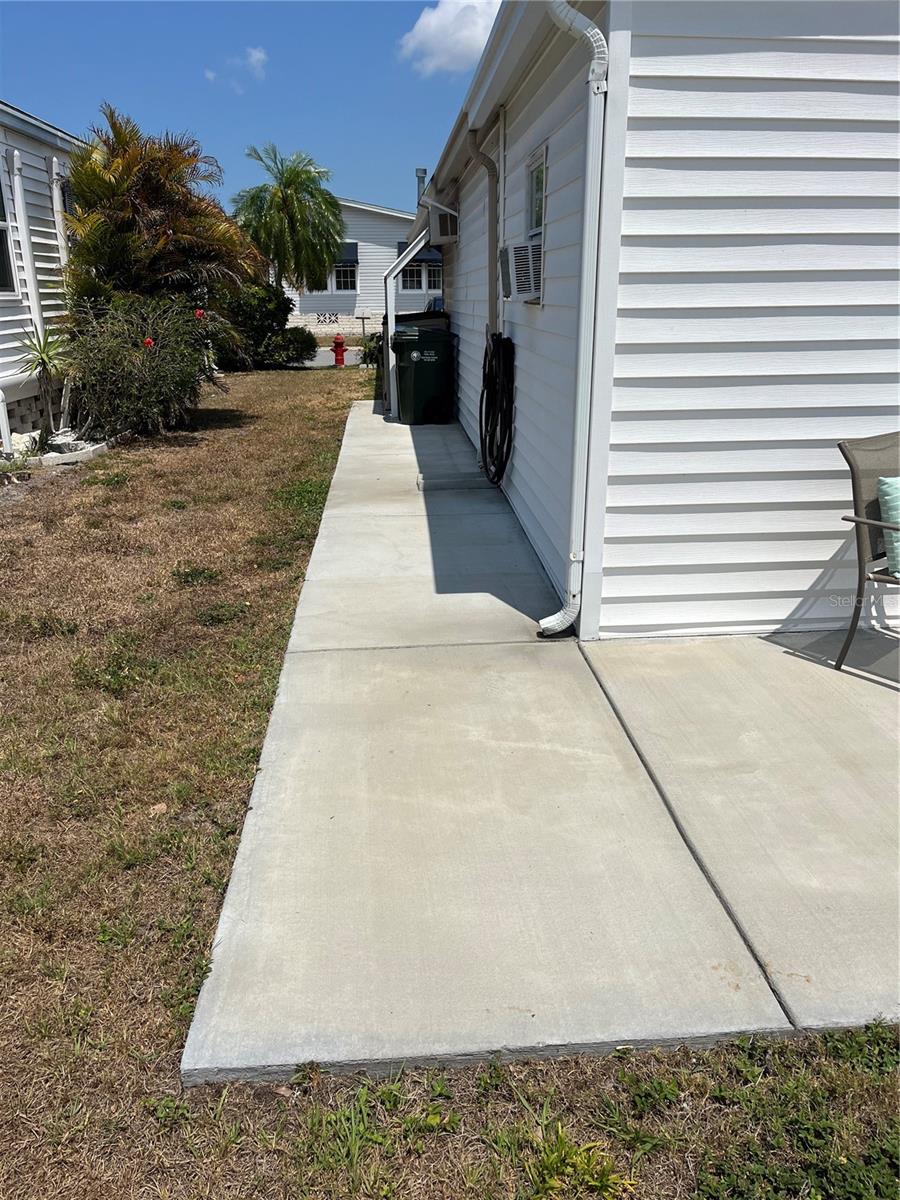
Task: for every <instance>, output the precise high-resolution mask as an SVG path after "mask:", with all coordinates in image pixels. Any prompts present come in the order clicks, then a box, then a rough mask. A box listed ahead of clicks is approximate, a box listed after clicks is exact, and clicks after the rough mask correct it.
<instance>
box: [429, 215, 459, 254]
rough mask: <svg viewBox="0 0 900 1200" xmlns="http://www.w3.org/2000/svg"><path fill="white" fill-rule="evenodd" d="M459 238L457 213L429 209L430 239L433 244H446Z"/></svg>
mask: <svg viewBox="0 0 900 1200" xmlns="http://www.w3.org/2000/svg"><path fill="white" fill-rule="evenodd" d="M458 238H459V217H458V216H457V215H456V213H449V212H442V211H441V210H440V209H439V208H429V210H428V241H429V242H430V243H431V245H432V246H446V245H449V244H450V243H451V242H455V241H457V240H458Z"/></svg>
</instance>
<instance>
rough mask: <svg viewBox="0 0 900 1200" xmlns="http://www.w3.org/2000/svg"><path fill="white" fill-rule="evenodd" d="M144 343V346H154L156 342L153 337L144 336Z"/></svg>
mask: <svg viewBox="0 0 900 1200" xmlns="http://www.w3.org/2000/svg"><path fill="white" fill-rule="evenodd" d="M144 345H145V346H155V345H156V342H154V340H153V338H144Z"/></svg>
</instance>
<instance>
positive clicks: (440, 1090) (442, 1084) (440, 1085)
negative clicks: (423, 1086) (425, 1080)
mask: <svg viewBox="0 0 900 1200" xmlns="http://www.w3.org/2000/svg"><path fill="white" fill-rule="evenodd" d="M428 1086H429V1088H430V1090H431V1098H432V1100H452V1099H453V1093H452V1092H451V1091H450V1084H449V1083H448V1082H447V1076H446V1075H435V1076H433V1077H432V1078H431V1079H430V1080H429V1084H428Z"/></svg>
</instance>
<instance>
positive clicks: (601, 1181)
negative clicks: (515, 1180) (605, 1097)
mask: <svg viewBox="0 0 900 1200" xmlns="http://www.w3.org/2000/svg"><path fill="white" fill-rule="evenodd" d="M522 1165H523V1167H524V1171H525V1177H526V1179H527V1181H528V1188H529V1191H528V1193H527V1194H528V1197H529V1200H545V1198H546V1197H555V1196H563V1195H566V1196H569V1195H571V1196H578V1195H580V1194H581V1195H591V1196H604V1197H609V1198H610V1200H612V1198H614V1197H618V1196H625V1195H627V1194H628V1193H629V1192H631V1191H632V1190H633V1185H632V1181H631V1180H630V1179H626V1178H625V1176H623V1175H620V1174H619V1172H618V1171H617V1170H616V1168H615V1164H614V1163H613V1161H612V1160H611V1159H610V1158H607V1157H606V1156H605V1155H603V1154H601V1153H600V1151H599V1147H598V1146H597V1145H596V1144H595V1143H586V1144H584V1145H579V1144H578V1143H577V1142H576V1141H573V1140H572V1138H571V1137H569V1135H568V1134H567V1133H566V1131H565V1130H564V1129H563V1127H562V1123H561V1122H559V1121H557V1122H555V1124H554V1125H552V1126H551V1127H550V1128H545V1129H543V1130H542V1131H541V1138H540V1140H539V1141H535V1142H533V1143H532V1146H531V1152H530V1154H529V1155H528V1156H527V1157H526V1158H525V1159H524V1162H523V1164H522Z"/></svg>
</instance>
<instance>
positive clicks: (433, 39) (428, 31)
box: [400, 0, 500, 75]
mask: <svg viewBox="0 0 900 1200" xmlns="http://www.w3.org/2000/svg"><path fill="white" fill-rule="evenodd" d="M499 7H500V0H437V4H436V6H435V7H434V8H423V9H422V11H421V13H420V14H419V19H418V20H417V21H416V23H415V25H413V27H412V29H410V30H409V32H408V33H404V35H403V37H402V38H401V39H400V57H401V58H409V59H412V64H413V66H414V67H415V69H416V70H417V71H418V72H419V74H420V75H433V74H434V73H435V72H436V71H468V70H469V69H470V68H471V67H474V66H475V64H476V63H477V62H478V59H479V58H480V57H481V51H482V50H483V49H484V44H485V42H486V41H487V39H488V34H489V33H490V31H491V26H492V25H493V23H494V17H495V16H496V15H497V9H498V8H499Z"/></svg>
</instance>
